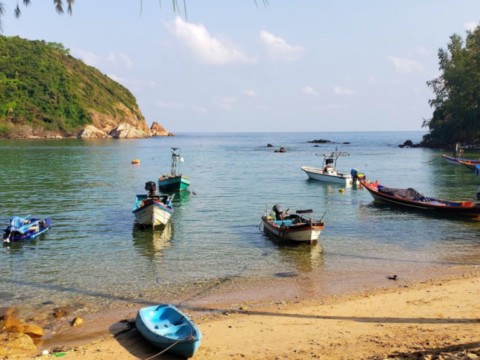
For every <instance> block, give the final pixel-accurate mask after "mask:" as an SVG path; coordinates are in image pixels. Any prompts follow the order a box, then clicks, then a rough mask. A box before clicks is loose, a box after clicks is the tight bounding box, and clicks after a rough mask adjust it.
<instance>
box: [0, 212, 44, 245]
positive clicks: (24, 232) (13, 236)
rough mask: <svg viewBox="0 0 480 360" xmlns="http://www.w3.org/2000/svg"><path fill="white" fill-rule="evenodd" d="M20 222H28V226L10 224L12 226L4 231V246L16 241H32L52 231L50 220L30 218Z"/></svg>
mask: <svg viewBox="0 0 480 360" xmlns="http://www.w3.org/2000/svg"><path fill="white" fill-rule="evenodd" d="M18 219H20V220H28V224H25V225H22V226H15V225H14V224H12V221H11V222H10V225H9V226H8V227H7V228H6V229H4V233H3V242H4V244H9V243H10V242H14V241H22V240H32V239H35V238H36V237H38V236H40V235H42V234H44V233H46V232H47V231H48V230H50V227H51V226H52V220H51V219H49V218H45V219H35V218H28V219H22V218H18Z"/></svg>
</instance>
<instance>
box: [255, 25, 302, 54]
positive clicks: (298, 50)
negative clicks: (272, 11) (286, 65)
mask: <svg viewBox="0 0 480 360" xmlns="http://www.w3.org/2000/svg"><path fill="white" fill-rule="evenodd" d="M260 39H261V40H262V41H263V43H264V44H265V46H266V47H267V50H268V52H269V54H270V56H271V57H272V58H274V59H281V60H288V61H293V60H298V59H300V58H301V57H302V55H303V48H302V47H301V46H293V45H290V44H288V43H287V42H286V41H285V40H283V39H282V38H280V37H277V36H275V35H273V34H271V33H269V32H267V31H265V30H262V31H261V32H260Z"/></svg>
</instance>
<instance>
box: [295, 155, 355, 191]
mask: <svg viewBox="0 0 480 360" xmlns="http://www.w3.org/2000/svg"><path fill="white" fill-rule="evenodd" d="M349 155H350V154H348V153H346V152H342V151H337V150H335V151H334V152H332V153H331V154H323V165H322V167H321V168H316V167H313V166H307V165H304V166H301V167H300V169H302V170H303V171H304V172H305V173H306V174H307V176H308V178H309V179H312V180H317V181H325V182H331V183H337V184H342V185H345V186H351V185H352V184H354V183H358V178H359V177H361V176H362V174H359V173H358V171H357V170H355V169H352V171H351V173H350V174H347V173H343V172H339V171H337V169H336V167H337V159H338V158H339V157H340V156H349Z"/></svg>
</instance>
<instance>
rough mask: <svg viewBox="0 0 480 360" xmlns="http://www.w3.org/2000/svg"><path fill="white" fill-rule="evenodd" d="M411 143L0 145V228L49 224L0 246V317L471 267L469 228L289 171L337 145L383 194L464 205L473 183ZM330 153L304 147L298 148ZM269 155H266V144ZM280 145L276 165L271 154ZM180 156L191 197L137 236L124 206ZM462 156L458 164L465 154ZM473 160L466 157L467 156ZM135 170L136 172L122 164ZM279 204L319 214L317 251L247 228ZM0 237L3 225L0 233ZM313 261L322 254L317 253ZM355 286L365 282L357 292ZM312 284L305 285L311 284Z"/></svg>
mask: <svg viewBox="0 0 480 360" xmlns="http://www.w3.org/2000/svg"><path fill="white" fill-rule="evenodd" d="M421 136H422V134H421V133H420V132H378V133H374V132H363V133H349V132H342V133H240V134H228V133H227V134H199V133H196V134H179V135H177V136H175V137H162V138H152V139H142V140H118V141H116V140H105V141H103V140H101V141H77V140H59V141H51V140H50V141H45V140H30V141H1V142H0V173H1V177H0V189H1V191H0V200H1V203H2V210H1V212H0V223H1V224H4V225H5V226H6V225H7V223H8V220H9V218H10V216H12V215H29V214H30V215H35V216H41V217H51V218H52V220H53V224H54V226H53V227H52V229H51V230H50V231H49V232H48V233H47V234H46V235H45V236H42V237H41V238H40V239H38V240H36V241H29V242H24V243H15V244H11V245H9V246H3V247H0V306H7V305H13V304H19V303H21V304H24V305H25V304H26V305H31V306H32V307H34V306H37V305H39V304H45V303H53V304H65V303H72V302H75V303H88V304H90V306H91V307H92V309H95V308H100V307H104V306H110V305H112V304H113V303H115V302H119V301H120V302H121V301H127V302H128V301H142V300H144V299H145V300H150V301H158V302H163V301H165V300H171V299H176V298H185V297H188V296H189V295H188V294H190V295H191V294H195V293H196V292H198V291H201V289H202V288H205V287H208V286H210V285H209V284H215V283H218V282H221V281H222V280H225V279H241V280H246V281H248V280H249V279H250V280H252V281H253V280H255V279H269V278H271V279H273V280H272V281H274V279H276V278H281V277H282V276H289V274H295V275H302V274H307V273H308V274H313V275H317V276H318V277H317V278H318V279H321V281H322V282H323V284H321V286H325V287H329V286H334V285H335V283H336V282H338V281H339V280H338V279H346V280H345V281H348V279H349V278H353V277H354V278H355V281H357V282H360V283H361V282H362V281H363V280H365V283H368V281H369V279H371V277H372V276H377V275H378V274H382V277H384V274H386V273H388V272H392V273H393V272H396V273H409V274H415V273H417V274H421V273H422V272H424V271H432V269H433V270H434V271H435V269H439V270H442V269H448V268H452V267H455V266H461V265H477V264H479V263H480V246H479V245H480V237H479V234H480V225H479V224H478V223H475V222H469V221H463V220H450V219H445V218H435V217H430V216H425V215H422V214H418V213H411V212H409V211H402V210H395V209H390V208H388V207H385V206H378V205H374V204H373V200H372V198H371V196H370V195H369V194H368V193H367V192H366V191H365V190H359V189H356V188H347V189H345V191H343V192H342V191H340V190H341V189H342V186H339V185H334V184H325V183H320V182H315V181H308V180H307V177H306V175H305V174H304V173H303V172H302V171H301V170H300V166H301V165H313V166H321V163H322V157H321V156H316V154H320V155H321V154H323V153H328V152H331V151H333V150H335V147H338V149H339V150H341V151H346V152H348V153H349V154H350V156H348V157H343V158H340V159H339V161H338V164H337V167H338V169H339V170H343V171H346V172H349V171H350V169H351V168H357V169H359V170H361V171H363V172H365V173H366V174H367V177H368V178H370V179H372V180H375V179H378V180H379V181H380V182H381V183H382V184H385V185H387V186H391V187H414V188H415V189H417V190H418V191H420V192H422V193H424V194H425V195H429V196H434V197H439V198H447V199H453V198H457V199H472V198H473V197H475V194H476V192H477V188H478V186H479V184H480V177H476V176H474V175H473V174H472V173H471V172H470V171H468V170H467V169H465V168H462V167H459V166H454V165H451V164H448V163H447V162H445V161H444V160H442V159H441V152H439V151H435V150H430V149H423V148H412V149H410V148H403V149H401V148H399V147H398V144H401V143H403V142H404V141H405V140H407V139H411V140H412V141H414V142H418V141H420V139H421ZM314 139H328V140H331V141H333V142H335V143H334V144H322V145H318V146H314V145H313V144H311V143H308V142H307V141H309V140H314ZM269 143H271V144H273V145H274V147H273V148H268V147H267V144H269ZM280 146H284V147H286V148H287V152H286V153H275V152H274V150H275V149H278V147H280ZM171 147H180V148H181V150H182V154H183V156H184V159H185V162H184V163H182V168H183V173H184V174H186V175H189V176H190V177H191V181H192V183H191V190H192V191H193V192H192V193H190V194H187V195H184V196H177V197H176V199H175V203H174V205H175V214H174V216H173V218H172V222H171V226H169V227H167V228H166V229H165V230H164V231H154V232H152V231H151V230H143V231H142V230H138V229H136V228H135V227H134V226H133V225H134V216H133V214H132V211H131V210H132V209H131V208H132V205H133V200H134V196H135V194H136V193H144V183H145V182H146V181H149V180H157V179H158V177H159V176H160V175H161V174H162V173H164V172H167V171H168V170H169V168H170V148H171ZM467 155H468V154H467ZM471 155H472V156H474V154H471ZM133 159H140V164H139V165H132V163H131V161H132V160H133ZM275 203H279V204H281V205H282V206H283V207H284V208H290V209H292V210H293V209H305V208H311V209H313V210H314V212H315V213H316V215H317V217H321V216H322V215H323V214H324V213H325V215H324V221H325V223H326V228H325V230H324V231H323V233H322V235H321V240H320V245H319V246H316V247H313V248H310V247H309V246H306V247H305V246H300V247H298V246H297V247H287V246H281V245H279V244H278V243H276V242H273V241H271V240H270V239H269V238H268V237H266V236H265V235H264V234H263V233H262V232H260V230H259V224H260V217H261V215H262V214H263V213H264V212H265V210H266V209H268V210H270V209H271V207H272V206H273V205H274V204H275ZM5 226H2V227H5ZM322 250H323V253H322V252H321V251H322ZM362 279H363V280H362ZM317 285H319V284H316V286H317Z"/></svg>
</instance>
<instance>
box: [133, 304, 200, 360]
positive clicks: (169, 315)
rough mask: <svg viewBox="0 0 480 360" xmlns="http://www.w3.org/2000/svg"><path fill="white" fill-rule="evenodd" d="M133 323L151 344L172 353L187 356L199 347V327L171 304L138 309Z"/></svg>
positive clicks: (193, 353) (190, 355) (191, 354)
mask: <svg viewBox="0 0 480 360" xmlns="http://www.w3.org/2000/svg"><path fill="white" fill-rule="evenodd" d="M135 325H136V328H137V330H138V331H139V332H140V334H142V336H143V337H144V338H145V339H146V340H148V341H149V342H150V343H151V344H152V345H154V346H155V347H157V348H159V349H162V350H166V349H167V351H168V352H170V353H172V354H175V355H179V356H182V357H186V358H189V357H192V356H193V355H195V353H196V351H197V350H198V348H199V347H200V343H201V339H202V333H201V331H200V329H198V327H197V326H196V325H195V324H194V323H193V321H192V320H190V319H189V318H188V316H187V315H185V314H184V313H182V312H181V311H180V310H178V309H177V308H176V307H175V306H173V305H169V304H161V305H155V306H149V307H146V308H142V309H140V310H139V311H138V313H137V316H136V318H135Z"/></svg>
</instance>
